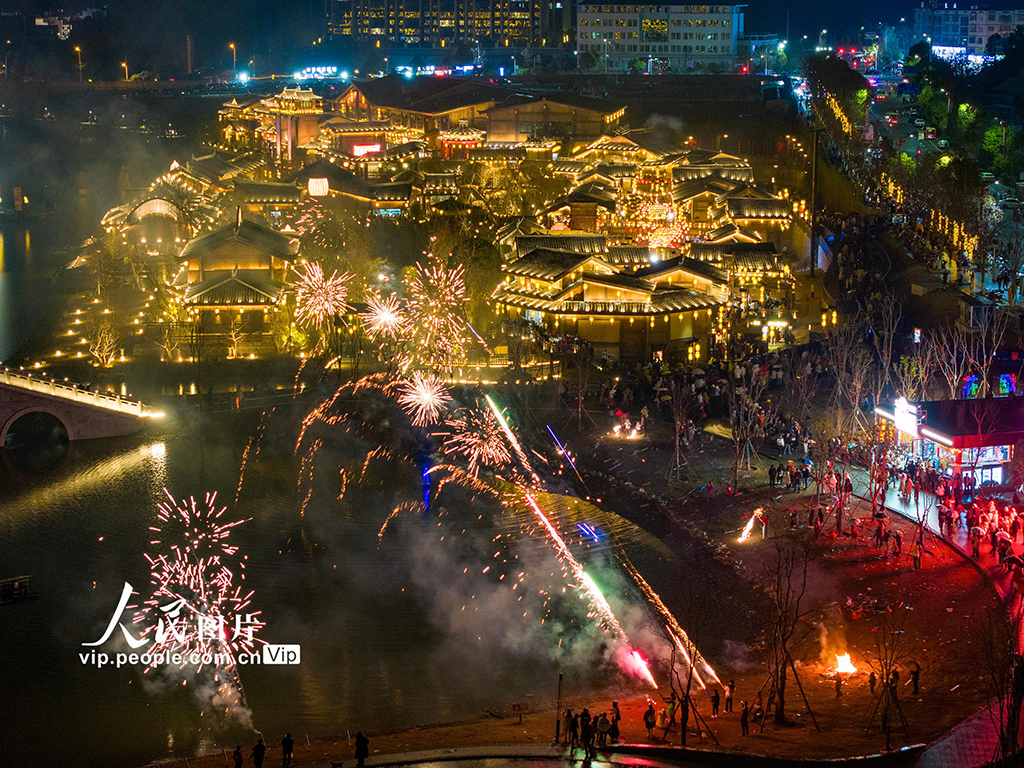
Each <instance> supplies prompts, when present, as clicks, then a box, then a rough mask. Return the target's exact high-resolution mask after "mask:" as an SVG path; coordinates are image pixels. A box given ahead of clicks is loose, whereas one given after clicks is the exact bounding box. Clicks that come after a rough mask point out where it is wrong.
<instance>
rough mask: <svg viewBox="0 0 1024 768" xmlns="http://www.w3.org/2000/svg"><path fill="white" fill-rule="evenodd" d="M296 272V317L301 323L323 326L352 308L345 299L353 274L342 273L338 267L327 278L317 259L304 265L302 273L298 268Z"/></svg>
mask: <svg viewBox="0 0 1024 768" xmlns="http://www.w3.org/2000/svg"><path fill="white" fill-rule="evenodd" d="M295 274H296V275H297V277H298V279H297V280H296V282H295V319H296V320H298V322H299V324H300V325H305V326H312V327H314V328H323V326H324V323H326V322H327V321H328V320H331V319H332V318H335V317H337V316H338V315H342V314H344V313H345V312H346V310H348V309H349V305H348V302H347V301H346V298H347V297H348V283H349V281H350V280H351V279H352V275H350V274H348V273H345V274H342V275H339V274H338V272H337V270H335V271H334V272H332V273H331V276H330V277H325V276H324V270H323V268H322V267H321V266H320V265H319V264H317V263H316V262H315V261H314V262H310V263H309V264H306V265H304V271H302V272H299V271H298V270H295Z"/></svg>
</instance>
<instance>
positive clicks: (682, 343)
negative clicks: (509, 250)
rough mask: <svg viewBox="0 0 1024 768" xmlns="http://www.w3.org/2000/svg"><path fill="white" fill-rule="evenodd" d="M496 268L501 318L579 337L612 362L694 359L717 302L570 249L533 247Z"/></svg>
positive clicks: (706, 340) (704, 347)
mask: <svg viewBox="0 0 1024 768" xmlns="http://www.w3.org/2000/svg"><path fill="white" fill-rule="evenodd" d="M566 244H568V243H566ZM504 270H505V273H506V279H505V281H504V282H503V283H502V284H501V285H500V286H499V287H498V289H497V291H496V292H495V295H494V298H495V300H496V302H497V303H498V306H499V307H500V308H501V309H502V310H503V311H504V312H505V313H507V315H509V316H511V317H519V316H521V317H526V318H527V319H529V320H531V321H532V322H535V323H538V324H540V325H543V326H544V327H545V328H546V329H547V331H548V332H549V333H550V334H552V335H559V334H566V333H568V334H575V335H579V336H581V337H583V338H585V339H587V340H588V341H590V342H591V343H592V344H593V345H594V348H595V350H597V351H598V352H601V353H605V354H607V355H608V356H609V357H612V358H615V359H623V360H644V359H648V358H649V357H651V356H652V355H653V356H662V357H663V358H665V359H684V358H685V359H689V360H700V359H702V358H703V356H704V355H706V354H707V351H708V349H709V347H710V343H711V340H712V333H713V331H714V330H715V327H716V322H717V312H718V308H719V306H720V305H721V304H722V301H721V300H720V299H716V298H714V297H713V296H711V295H709V294H707V293H704V292H702V291H699V290H695V289H694V288H688V287H684V286H683V285H681V284H680V285H677V286H672V285H669V284H667V282H666V283H664V284H662V285H659V284H658V283H657V282H656V281H655V280H652V279H648V278H645V277H642V276H639V275H637V274H635V273H631V272H627V271H624V270H622V269H620V268H619V267H617V266H616V265H614V264H612V263H611V262H610V261H609V260H608V259H606V258H605V257H604V256H603V255H600V254H586V253H580V252H578V251H576V250H553V249H550V248H544V247H538V248H535V249H534V250H532V251H530V252H529V253H527V254H525V255H524V256H522V257H520V258H518V259H516V260H514V261H512V262H511V263H509V264H507V265H506V266H505V267H504ZM693 276H694V278H696V277H697V275H696V274H694V275H693ZM702 279H705V280H706V281H707V284H709V285H710V281H709V280H707V278H706V276H705V277H703V278H702Z"/></svg>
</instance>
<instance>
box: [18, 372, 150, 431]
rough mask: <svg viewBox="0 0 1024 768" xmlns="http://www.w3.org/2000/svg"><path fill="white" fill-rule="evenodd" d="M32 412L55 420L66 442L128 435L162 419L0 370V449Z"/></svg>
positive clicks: (104, 397) (106, 397) (133, 404)
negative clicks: (21, 420) (66, 437)
mask: <svg viewBox="0 0 1024 768" xmlns="http://www.w3.org/2000/svg"><path fill="white" fill-rule="evenodd" d="M35 412H43V413H48V414H50V415H52V416H54V417H55V418H57V419H58V420H59V421H60V422H61V424H63V425H64V429H65V430H67V433H68V439H69V440H86V439H89V438H94V437H119V436H121V435H130V434H132V433H133V432H136V431H138V430H139V429H141V428H142V427H143V426H145V425H146V423H147V422H149V421H151V420H152V419H156V418H161V417H162V416H163V415H164V414H163V413H160V412H158V411H153V410H152V409H150V408H148V407H147V406H145V405H143V404H142V403H141V402H139V401H137V400H128V399H126V398H123V397H121V396H119V395H111V394H108V393H104V392H93V391H90V390H88V389H84V388H82V387H80V386H78V385H77V384H68V383H66V382H58V381H54V380H53V379H46V378H40V377H38V376H32V375H31V374H27V373H23V372H19V371H11V370H8V369H6V368H0V448H2V447H3V446H4V444H5V443H6V440H7V432H8V431H9V430H10V428H11V425H12V424H14V422H16V421H17V420H18V419H20V418H21V417H22V416H24V415H26V414H28V413H35Z"/></svg>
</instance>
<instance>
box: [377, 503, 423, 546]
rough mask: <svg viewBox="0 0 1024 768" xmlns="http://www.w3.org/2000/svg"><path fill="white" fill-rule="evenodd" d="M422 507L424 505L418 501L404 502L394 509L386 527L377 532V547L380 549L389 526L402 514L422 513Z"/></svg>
mask: <svg viewBox="0 0 1024 768" xmlns="http://www.w3.org/2000/svg"><path fill="white" fill-rule="evenodd" d="M422 506H423V505H422V504H420V502H418V501H403V502H402V503H401V504H399V505H397V506H396V507H395V508H394V509H392V510H391V514H389V515H388V516H387V518H386V519H385V520H384V525H382V526H381V527H380V530H379V531H377V546H378V547H379V546H380V543H381V542H382V541H383V540H384V533H385V531H387V529H388V525H389V524H390V523H391V521H392V520H393V519H394V518H395V517H397V516H398V514H399V513H400V512H420V511H421V510H422Z"/></svg>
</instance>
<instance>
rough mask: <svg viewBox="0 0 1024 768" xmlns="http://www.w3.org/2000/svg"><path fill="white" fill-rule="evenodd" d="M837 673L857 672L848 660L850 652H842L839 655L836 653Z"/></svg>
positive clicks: (849, 673)
mask: <svg viewBox="0 0 1024 768" xmlns="http://www.w3.org/2000/svg"><path fill="white" fill-rule="evenodd" d="M835 672H836V674H837V675H853V674H856V673H857V668H856V667H855V666H853V662H852V661H851V660H850V654H848V653H844V654H843V655H842V656H840V655H839V654H838V653H837V654H836V669H835Z"/></svg>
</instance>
